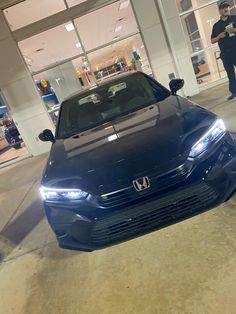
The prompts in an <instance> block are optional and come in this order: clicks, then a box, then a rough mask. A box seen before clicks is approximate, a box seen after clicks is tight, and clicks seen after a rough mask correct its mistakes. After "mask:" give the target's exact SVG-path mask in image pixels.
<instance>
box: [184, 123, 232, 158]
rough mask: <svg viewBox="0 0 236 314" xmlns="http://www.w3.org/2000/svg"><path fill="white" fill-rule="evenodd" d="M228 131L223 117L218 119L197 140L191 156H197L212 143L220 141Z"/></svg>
mask: <svg viewBox="0 0 236 314" xmlns="http://www.w3.org/2000/svg"><path fill="white" fill-rule="evenodd" d="M225 131H226V127H225V125H224V122H223V121H222V120H221V119H217V120H216V122H215V123H214V124H213V125H212V127H211V128H210V129H209V130H208V131H207V132H206V133H205V134H204V135H203V137H201V138H200V140H199V141H197V143H196V144H194V146H193V147H192V149H191V151H190V154H189V157H191V158H195V157H197V156H198V155H200V154H202V153H203V152H205V151H206V150H207V148H208V147H209V145H210V144H212V143H214V142H216V141H218V140H219V139H220V138H221V137H222V136H223V135H224V134H225Z"/></svg>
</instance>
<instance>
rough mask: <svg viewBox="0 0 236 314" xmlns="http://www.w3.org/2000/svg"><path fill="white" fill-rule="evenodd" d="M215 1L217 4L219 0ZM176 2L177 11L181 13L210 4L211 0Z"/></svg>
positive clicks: (181, 0) (182, 0) (179, 0)
mask: <svg viewBox="0 0 236 314" xmlns="http://www.w3.org/2000/svg"><path fill="white" fill-rule="evenodd" d="M231 1H234V0H231ZM215 2H216V4H217V3H218V2H219V1H218V0H215ZM228 2H230V1H228ZM176 4H177V7H178V9H179V12H180V13H182V12H185V11H188V10H191V9H196V8H198V7H199V6H204V5H208V4H212V1H210V0H176Z"/></svg>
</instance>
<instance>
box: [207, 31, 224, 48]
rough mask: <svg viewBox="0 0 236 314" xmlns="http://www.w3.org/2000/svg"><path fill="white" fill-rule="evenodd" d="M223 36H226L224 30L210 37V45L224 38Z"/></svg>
mask: <svg viewBox="0 0 236 314" xmlns="http://www.w3.org/2000/svg"><path fill="white" fill-rule="evenodd" d="M225 36H226V31H224V32H222V33H220V34H219V35H218V36H215V37H211V43H212V45H213V44H216V43H218V41H219V40H221V39H223V38H225Z"/></svg>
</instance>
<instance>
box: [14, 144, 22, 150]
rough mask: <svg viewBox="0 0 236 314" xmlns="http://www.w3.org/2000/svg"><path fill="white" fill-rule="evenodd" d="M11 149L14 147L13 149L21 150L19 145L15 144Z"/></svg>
mask: <svg viewBox="0 0 236 314" xmlns="http://www.w3.org/2000/svg"><path fill="white" fill-rule="evenodd" d="M13 147H14V148H15V149H20V148H21V143H18V144H15V145H13Z"/></svg>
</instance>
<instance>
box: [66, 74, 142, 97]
mask: <svg viewBox="0 0 236 314" xmlns="http://www.w3.org/2000/svg"><path fill="white" fill-rule="evenodd" d="M138 73H140V72H139V71H130V72H125V73H121V74H118V75H116V76H115V77H111V78H107V79H104V81H102V82H100V83H96V84H95V85H93V86H89V87H85V88H82V89H81V90H79V91H78V92H75V93H73V94H71V95H70V96H68V97H66V98H65V99H64V100H63V102H65V101H68V100H72V99H74V98H76V97H78V96H82V95H83V94H85V93H87V92H88V91H95V90H96V89H97V88H99V87H100V86H106V85H109V84H110V83H111V82H115V81H117V80H119V79H122V78H125V77H128V76H131V75H137V74H138Z"/></svg>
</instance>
